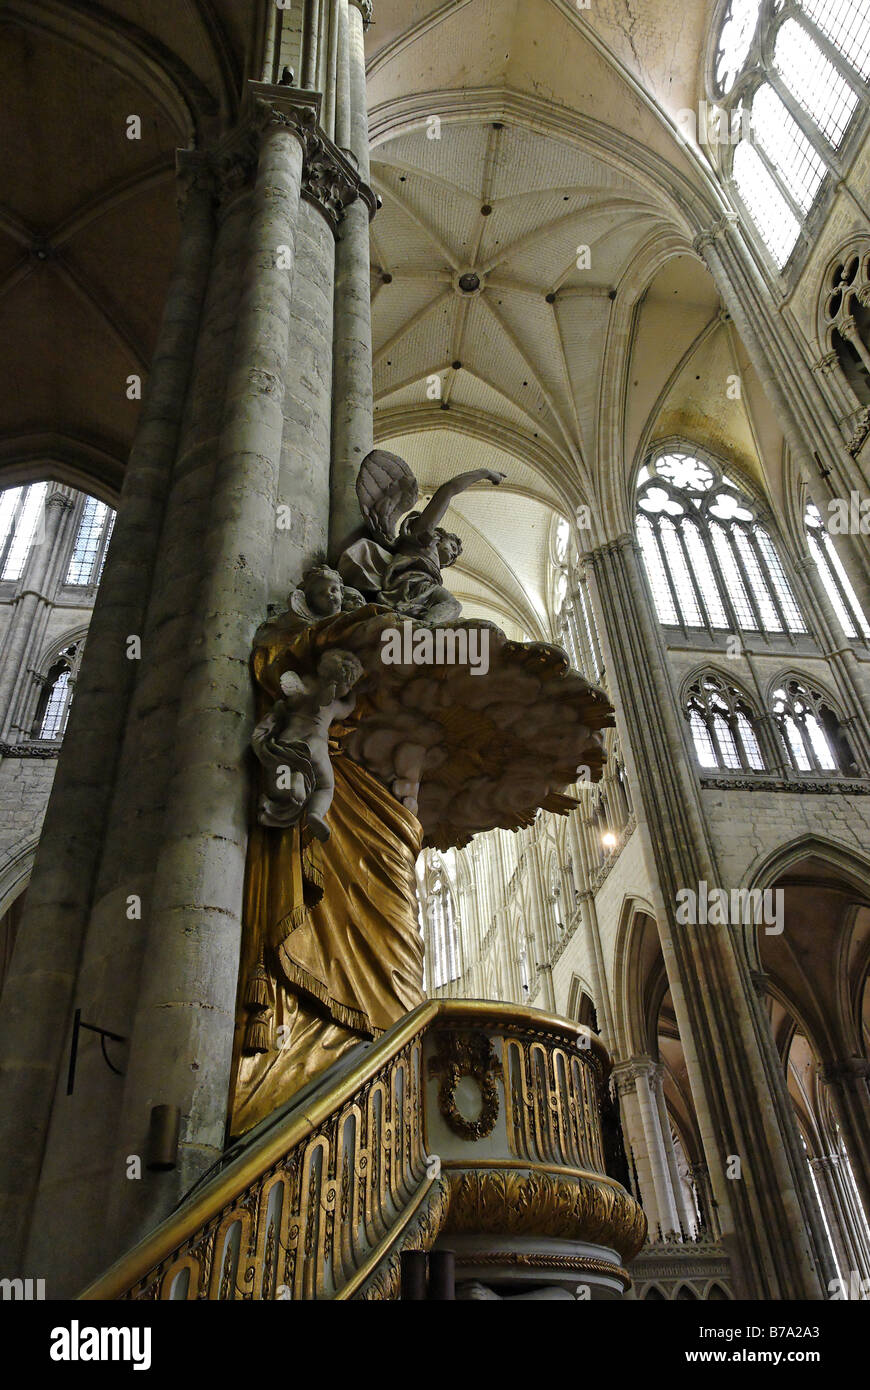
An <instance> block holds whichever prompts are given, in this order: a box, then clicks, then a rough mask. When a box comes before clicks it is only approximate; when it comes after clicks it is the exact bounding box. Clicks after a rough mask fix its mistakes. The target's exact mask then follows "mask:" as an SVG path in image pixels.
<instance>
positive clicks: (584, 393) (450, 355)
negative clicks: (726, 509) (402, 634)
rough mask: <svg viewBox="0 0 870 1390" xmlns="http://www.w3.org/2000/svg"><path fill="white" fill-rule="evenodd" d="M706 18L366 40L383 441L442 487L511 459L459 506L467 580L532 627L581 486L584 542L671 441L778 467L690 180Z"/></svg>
mask: <svg viewBox="0 0 870 1390" xmlns="http://www.w3.org/2000/svg"><path fill="white" fill-rule="evenodd" d="M711 9H712V6H711V4H708V3H707V0H704V3H697V4H693V5H690V6H688V7H686V6H683V7H679V9H677V7H671V6H668V5H665V4H664V3H662V4H659V3H656V0H648V3H644V4H643V5H641V4H630V3H627V0H619V3H616V2H614V3H606V4H598V3H596V4H594V5H593V6H592V8H591V9H590V10H589V11H584V12H578V11H577V8H576V7H575V6H572V5H569V4H562V3H558V0H527V3H522V4H519V3H516V4H515V3H505V2H504V0H499V3H491V2H489V0H454V3H448V4H444V3H442V4H437V3H433V4H423V3H420V4H412V5H410V6H409V5H407V4H401V5H399V4H392V3H385V4H384V3H382V4H380V5H379V7H378V16H377V18H378V22H377V24H376V25H375V26H373V27H372V29H371V30H370V32H369V38H368V51H369V83H370V98H371V105H372V126H373V134H374V139H375V149H374V151H373V164H372V177H373V181H374V182H375V185H376V188H377V191H378V192H379V194H380V195H381V197H382V199H383V207H382V209H381V211H380V213H379V214H378V217H377V218H376V220H375V222H374V224H373V229H372V296H373V336H374V388H375V405H376V416H375V433H376V438H377V439H378V440H379V441H380V442H382V443H383V444H384V445H385V447H388V448H390V449H392V450H394V451H395V452H397V453H400V454H403V455H404V456H405V457H406V458H407V459H408V461H409V462H410V463H411V464H412V466H413V467H414V468H415V470H416V472H417V474H418V477H419V479H420V483H421V487H422V488H423V490H424V491H426V492H427V493H431V491H432V490H433V489H434V488H435V487H437V486H438V484H439V483H440V482H443V481H444V480H445V479H446V478H447V477H449V476H450V475H451V473H454V472H459V471H462V470H464V469H468V468H476V467H483V466H489V467H494V468H498V469H500V470H501V471H503V472H505V473H506V474H507V481H506V482H505V483H504V484H503V485H502V486H501V487H500V488H499V489H498V491H493V490H491V489H489V488H488V486H487V485H485V484H484V485H481V488H480V489H479V490H475V492H473V493H471V494H466V496H465V497H464V498H463V499H460V501H459V502H458V503H457V504H456V505H455V506H454V508H453V511H452V513H451V517H450V523H451V524H452V525H454V526H455V527H456V529H457V531H459V533H460V534H461V535H462V536H463V539H464V541H465V550H464V553H463V556H462V557H461V560H460V563H459V565H457V567H456V569H455V570H454V571H453V572H452V574H451V576H450V578H449V580H448V583H449V585H450V587H451V588H453V589H454V591H455V592H456V593H457V595H458V596H459V597H460V598H462V599H463V601H467V605H468V609H469V612H474V613H484V614H485V615H486V616H489V617H492V618H495V620H496V621H499V616H498V613H497V611H496V607H495V602H496V599H497V600H498V608H499V610H500V611H501V613H502V616H503V610H504V608H505V607H506V606H507V607H509V608H510V610H511V613H512V614H513V617H514V620H515V624H516V626H517V627H518V628H520V629H521V630H524V631H525V632H526V633H528V634H529V635H534V636H539V635H542V625H545V624H546V616H545V614H546V603H547V585H548V563H549V547H550V542H551V535H552V527H553V524H554V519H555V517H556V516H557V515H568V516H571V515H573V512H574V508H575V507H576V506H577V505H578V503H580V502H581V501H582V502H587V503H588V504H590V505H591V506H592V508H593V535H592V537H590V536H589V535H588V534H587V535H586V536H585V537H584V538H583V539H584V540H585V541H586V542H587V543H588V542H589V541H590V539H591V540H592V541H593V542H595V541H597V540H601V539H604V538H605V537H606V536H607V535H608V534H618V533H619V532H620V531H621V530H623V529H625V525H626V524H629V522H630V514H631V508H630V501H629V498H630V490H631V478H632V476H633V470H634V469H635V467H636V466H637V464H638V463H639V461H640V459H641V457H642V455H643V452H644V451H645V450H646V449H647V448H648V447H649V445H650V444H651V443H652V442H654V441H655V440H656V439H657V438H666V437H670V436H674V435H681V436H683V437H685V438H687V439H689V440H695V441H696V442H698V443H699V444H704V445H706V446H707V447H709V448H712V449H713V450H714V451H717V452H720V453H722V454H723V455H724V456H725V457H727V458H732V459H733V460H734V462H735V463H736V464H737V465H738V467H739V468H740V470H742V472H743V473H744V475H745V476H747V477H749V478H750V479H755V480H756V481H758V482H760V481H761V478H762V470H761V466H760V462H759V455H760V450H761V448H762V445H764V446H765V447H772V448H773V457H774V458H775V457H776V456H777V453H776V451H777V450H778V448H779V446H780V440H779V436H778V432H777V431H776V430H775V427H774V428H773V429H771V421H770V415H769V409H768V407H767V404H766V402H765V401H764V400H763V398H762V396H761V393H760V391H759V390H758V385H757V383H756V382H755V380H754V376H753V374H752V371H751V369H750V368H749V365H748V362H747V359H746V353H745V351H744V350H743V347H742V344H741V343H740V341H739V338H738V337H737V334H736V332H735V330H734V327H733V325H732V324H731V323H730V322H729V321H728V319H727V316H726V315H724V314H723V313H722V308H721V304H720V300H719V296H718V294H717V292H716V290H715V288H714V286H713V283H712V281H711V279H710V276H709V274H708V272H707V270H706V268H705V267H704V266H703V264H702V263H701V262H700V260H699V259H698V258H697V256H696V255H695V254H694V252H693V251H692V249H691V239H690V237H689V236H688V235H687V233H686V229H685V226H684V225H683V224H682V222H681V214H680V207H679V198H675V196H674V193H675V190H676V189H677V188H678V187H679V188H680V189H682V188H683V185H684V184H685V185H686V186H688V185H689V184H690V183H691V181H692V180H693V179H694V180H697V178H698V170H697V167H695V168H694V170H693V169H692V167H691V166H690V162H689V161H688V159H687V155H686V151H685V148H684V147H683V146H681V145H680V143H679V142H678V141H677V140H676V139H675V138H674V133H673V127H672V123H673V120H674V118H675V116H676V112H677V110H678V109H679V108H680V107H681V106H685V105H692V104H693V103H696V102H697V100H698V96H699V93H700V92H701V91H702V67H703V61H702V60H703V50H704V44H705V35H706V32H707V27H708V23H709V18H710V12H711ZM687 10H688V13H687V12H686V11H687ZM639 84H641V85H642V87H643V91H640V90H639ZM500 99H501V103H502V104H501V106H500V105H499V102H500ZM530 101H534V103H536V105H535V106H534V107H533V108H532V107H530V106H528V102H530ZM524 103H525V104H524ZM566 110H567V111H568V112H569V113H570V112H574V113H576V116H577V119H576V121H575V122H574V124H573V125H572V122H571V120H570V119H568V120H567V121H566V120H565V112H566ZM581 118H582V119H581ZM656 161H658V163H656ZM663 170H664V173H663ZM653 173H654V174H655V177H653ZM656 180H657V181H658V186H657V183H656ZM681 196H682V194H681ZM469 276H473V277H475V278H474V279H473V280H469V279H468V278H467V277H469ZM464 286H465V287H467V286H470V287H471V288H470V291H469V289H467V288H464ZM626 306H627V307H626ZM735 376H740V377H741V389H740V393H739V395H735V393H734V389H733V385H732V383H733V379H734V377H735ZM744 377H745V381H744V379H743V378H744ZM614 396H615V397H616V400H615V401H614ZM614 440H616V441H618V442H617V443H615V442H614ZM614 499H616V502H615V501H614ZM472 581H473V582H472Z"/></svg>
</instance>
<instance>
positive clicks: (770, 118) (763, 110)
mask: <svg viewBox="0 0 870 1390" xmlns="http://www.w3.org/2000/svg"><path fill="white" fill-rule="evenodd" d="M868 34H870V24H868V18H867V10H866V3H865V0H775V3H773V4H769V5H768V4H762V3H761V0H730V3H729V4H728V5H727V6H726V8H725V12H724V14H723V17H722V21H721V24H720V26H719V30H718V34H717V38H716V43H715V47H714V50H713V58H712V68H711V79H712V86H713V95H714V97H715V100H716V103H717V106H718V107H719V108H720V109H721V110H722V112H723V114H722V116H721V117H720V125H721V127H722V128H723V129H724V132H725V139H724V141H723V142H722V144H717V149H718V150H719V151H720V158H721V163H722V172H723V174H724V175H725V176H726V177H727V176H730V178H731V180H732V182H733V186H734V188H735V191H736V193H737V196H738V198H739V200H740V201H741V202H742V204H743V206H744V208H745V209H746V211H747V212H748V214H749V218H750V220H751V222H752V223H753V224H754V226H755V228H756V230H757V232H758V234H759V236H760V237H761V240H762V241H763V242H764V244H765V246H766V247H767V250H768V251H769V253H770V255H771V257H772V259H773V260H774V262H775V264H776V266H777V268H778V269H782V268H783V267H784V266H785V264H786V262H787V261H788V259H789V257H790V255H791V253H792V251H793V250H794V248H795V246H796V245H797V243H798V240H799V239H800V235H801V228H802V226H803V223H804V220H805V218H806V217H807V215H808V213H809V212H810V210H811V209H812V207H813V206H814V205H815V203H816V201H817V199H818V196H819V193H820V191H821V187H822V184H823V183H824V181H825V177H826V175H827V174H828V173H829V172H831V171H834V172H835V173H836V163H837V161H836V155H837V152H838V151H839V149H840V148H841V147H842V145H843V142H844V141H845V139H846V136H847V134H848V132H849V130H850V129H851V127H852V124H853V121H854V119H855V117H856V116H857V115H858V113H859V111H860V110H861V109H862V108H866V104H867V98H866V90H865V89H866V82H867V78H868V76H870V38H868ZM720 138H721V137H720ZM723 150H724V151H725V153H724V154H723V153H722V151H723ZM837 176H838V177H839V175H837Z"/></svg>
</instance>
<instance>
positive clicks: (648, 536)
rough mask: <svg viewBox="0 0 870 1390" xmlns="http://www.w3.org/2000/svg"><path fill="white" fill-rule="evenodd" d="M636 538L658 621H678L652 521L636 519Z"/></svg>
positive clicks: (672, 622) (643, 518) (642, 518)
mask: <svg viewBox="0 0 870 1390" xmlns="http://www.w3.org/2000/svg"><path fill="white" fill-rule="evenodd" d="M637 538H638V541H639V542H640V548H641V553H642V555H643V559H644V565H645V567H646V572H647V577H648V579H649V585H650V589H651V590H652V596H653V602H654V604H655V606H656V613H657V614H658V619H659V622H660V623H671V624H675V623H678V622H679V621H680V620H679V618H678V616H677V610H676V608H675V607H674V601H673V598H672V597H671V590H670V585H669V584H668V577H667V574H666V572H665V567H664V563H663V561H662V557H661V552H660V550H659V546H658V540H657V539H656V535H655V532H654V531H653V526H652V522H650V521H649V520H648V518H647V517H645V516H640V517H638V519H637Z"/></svg>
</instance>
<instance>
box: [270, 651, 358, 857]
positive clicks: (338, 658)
mask: <svg viewBox="0 0 870 1390" xmlns="http://www.w3.org/2000/svg"><path fill="white" fill-rule="evenodd" d="M362 674H363V667H362V663H361V662H360V660H359V658H358V657H356V656H354V655H353V654H352V653H351V652H345V651H341V650H340V649H339V648H337V647H335V648H333V649H332V650H331V651H328V652H325V653H324V655H323V656H322V657H321V658H320V662H319V664H318V667H317V675H316V676H297V675H296V673H295V672H293V671H285V673H284V675H283V676H282V677H281V690H282V692H283V699H279V700H276V701H275V703H274V705H273V706H272V708H271V709H270V710H269V713H268V714H267V715H266V716H265V717H264V718H263V719H261V720H260V723H259V724H258V725H257V727H256V729H255V730H254V732H253V734H252V736H251V746H252V747H253V750H254V752H255V753H256V755H257V758H258V759H259V761H260V763H261V764H262V766H263V769H264V772H265V782H266V791H265V792H264V794H263V795H262V796H261V798H260V804H259V807H258V812H257V818H258V820H259V822H260V824H261V825H273V826H282V827H286V826H290V825H297V824H298V823H299V821H301V820H302V818H303V816H304V817H305V821H306V824H307V825H308V828H309V829H310V830H311V832H312V834H313V835H316V836H317V838H318V839H319V840H328V839H329V826H328V825H327V824H326V815H327V812H328V811H329V808H330V806H331V805H332V797H333V792H334V790H335V778H334V775H333V771H332V764H331V762H330V760H329V726H330V724H331V723H332V721H333V720H334V719H343V718H344V717H345V716H346V715H348V714H350V713H351V711H352V710H353V707H354V705H355V703H356V696H355V695H353V694H351V691H352V689H353V687H354V686H355V685H356V683H357V681H358V680H359V679H360V677H361V676H362Z"/></svg>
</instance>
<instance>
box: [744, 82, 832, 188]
mask: <svg viewBox="0 0 870 1390" xmlns="http://www.w3.org/2000/svg"><path fill="white" fill-rule="evenodd" d="M752 130H753V134H754V136H755V143H756V144H757V145H760V146H761V148H762V149H763V150H764V153H765V154H766V155H767V157H768V159H769V160H770V162H771V164H773V165H774V166H775V168H776V170H777V172H778V173H779V174H780V176H781V178H782V181H783V183H784V184H785V186H786V188H787V189H788V191H789V193H790V194H791V196H792V197H793V198H794V200H795V202H796V203H798V204H799V205H800V207H801V208H803V210H804V212H805V213H807V212H809V210H810V208H811V207H812V205H813V203H814V201H815V197H816V194H817V193H818V191H819V186H820V184H821V182H822V179H823V178H824V177H825V174H826V172H827V170H826V168H825V164H824V161H823V160H822V159H820V157H819V156H818V155H817V154H816V151H815V150H814V149H813V147H812V145H811V144H810V142H809V140H808V139H807V137H806V136H805V135H804V133H803V131H802V130H801V128H800V126H799V125H798V123H797V121H796V120H795V119H794V117H793V116H792V115H791V113H790V112H789V110H788V108H787V107H786V105H785V103H784V102H783V101H782V100H781V99H780V97H779V96H778V95H777V93H776V92H775V91H774V90H773V88H772V87H771V86H770V84H769V83H768V82H765V84H764V85H763V86H762V87H759V89H758V91H757V92H756V93H755V96H754V98H753V100H752Z"/></svg>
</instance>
